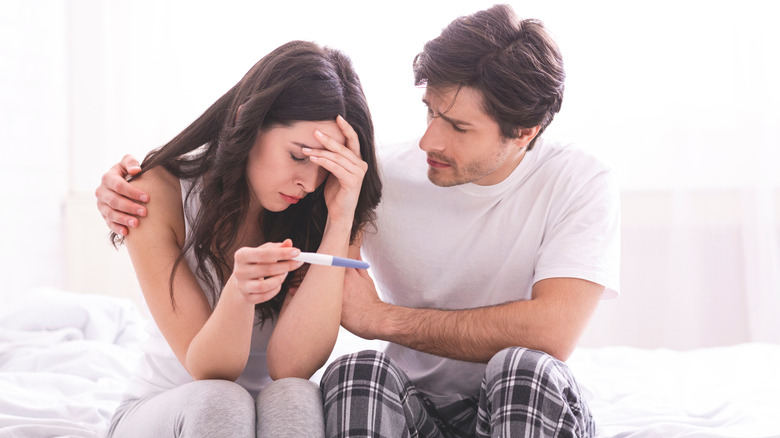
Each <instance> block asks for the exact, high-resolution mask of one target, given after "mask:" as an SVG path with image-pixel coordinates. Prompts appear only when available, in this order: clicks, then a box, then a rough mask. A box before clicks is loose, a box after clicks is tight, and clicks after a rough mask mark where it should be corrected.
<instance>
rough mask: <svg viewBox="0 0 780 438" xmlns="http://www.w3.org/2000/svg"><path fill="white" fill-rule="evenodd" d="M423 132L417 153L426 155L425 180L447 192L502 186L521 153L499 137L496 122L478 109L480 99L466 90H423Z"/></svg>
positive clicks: (513, 143)
mask: <svg viewBox="0 0 780 438" xmlns="http://www.w3.org/2000/svg"><path fill="white" fill-rule="evenodd" d="M423 103H425V105H426V106H427V107H428V128H427V129H426V130H425V135H423V137H422V139H420V149H422V150H424V151H425V152H427V155H428V179H430V180H431V182H432V183H434V184H436V185H437V186H442V187H449V186H455V185H459V184H465V183H469V182H473V183H475V184H479V185H493V184H497V183H499V182H501V181H503V180H504V179H505V178H506V177H507V176H509V175H510V174H511V173H512V170H514V168H515V167H516V166H517V164H518V163H519V162H520V160H522V157H523V155H524V154H525V148H523V147H517V146H516V144H515V143H516V142H514V141H512V140H507V139H505V138H503V137H502V136H501V132H500V130H499V127H498V123H497V122H496V121H495V120H493V118H491V117H490V116H488V115H487V114H486V113H485V111H484V110H483V109H482V95H481V93H480V92H479V91H477V90H475V89H473V88H470V87H461V88H460V90H458V88H457V87H454V88H443V89H439V88H432V87H427V88H426V90H425V94H424V95H423Z"/></svg>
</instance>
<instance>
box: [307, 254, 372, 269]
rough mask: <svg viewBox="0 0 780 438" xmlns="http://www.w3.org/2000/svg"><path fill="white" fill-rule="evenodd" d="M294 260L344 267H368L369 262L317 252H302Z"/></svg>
mask: <svg viewBox="0 0 780 438" xmlns="http://www.w3.org/2000/svg"><path fill="white" fill-rule="evenodd" d="M292 260H297V261H299V262H304V263H311V264H313V265H326V266H341V267H344V268H355V269H368V263H366V262H364V261H362V260H355V259H346V258H344V257H336V256H332V255H327V254H317V253H315V252H302V253H301V254H300V255H298V256H295V257H293V258H292Z"/></svg>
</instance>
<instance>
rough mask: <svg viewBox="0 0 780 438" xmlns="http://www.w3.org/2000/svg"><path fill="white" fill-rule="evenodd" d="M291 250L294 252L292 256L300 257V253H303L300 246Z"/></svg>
mask: <svg viewBox="0 0 780 438" xmlns="http://www.w3.org/2000/svg"><path fill="white" fill-rule="evenodd" d="M290 252H291V253H292V256H291V257H298V256H299V255H301V250H300V249H298V248H293V249H292V251H290Z"/></svg>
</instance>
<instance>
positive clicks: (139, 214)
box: [135, 208, 146, 216]
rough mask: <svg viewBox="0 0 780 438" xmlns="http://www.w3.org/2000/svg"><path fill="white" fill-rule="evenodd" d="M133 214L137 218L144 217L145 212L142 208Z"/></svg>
mask: <svg viewBox="0 0 780 438" xmlns="http://www.w3.org/2000/svg"><path fill="white" fill-rule="evenodd" d="M135 213H136V214H137V215H138V216H146V211H145V210H144V209H143V208H139V209H138V210H137V211H136V212H135Z"/></svg>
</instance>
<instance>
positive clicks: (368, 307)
mask: <svg viewBox="0 0 780 438" xmlns="http://www.w3.org/2000/svg"><path fill="white" fill-rule="evenodd" d="M414 72H415V81H416V83H417V84H418V85H425V86H426V89H425V94H424V98H423V101H424V103H425V104H426V106H427V107H428V128H427V129H426V131H425V133H424V135H423V136H422V137H421V138H420V139H419V142H415V143H414V144H407V145H402V146H401V147H398V148H393V149H392V150H388V151H385V153H384V154H383V156H381V157H380V158H381V165H382V170H383V186H384V192H383V195H382V203H381V204H380V206H379V208H378V210H377V223H376V231H375V232H367V233H366V234H365V235H364V236H363V240H362V250H363V251H362V253H363V256H364V257H365V258H367V259H368V260H369V261H370V262H371V265H372V276H373V279H372V277H369V276H368V274H367V273H365V272H363V271H357V270H348V272H347V277H346V280H345V281H346V287H345V297H344V303H343V305H342V306H343V307H342V325H343V326H344V327H345V328H347V329H348V330H350V331H351V332H353V333H355V334H356V335H358V336H361V337H363V338H367V339H381V340H385V341H389V344H388V347H387V349H386V351H385V352H384V353H380V352H373V351H366V352H360V353H354V354H350V355H347V356H345V357H342V358H339V359H338V360H336V361H334V362H333V363H332V364H331V365H330V366H329V367H328V369H327V370H326V372H325V374H324V375H323V379H322V382H321V386H322V389H323V394H324V397H325V419H326V429H327V435H328V436H382V437H402V436H422V437H439V436H442V437H450V436H453V437H455V436H456V437H467V436H494V437H496V436H502V437H506V436H591V435H592V434H593V433H594V424H593V421H592V419H591V415H590V412H589V410H588V407H587V404H586V403H585V401H584V400H583V399H582V395H581V393H580V389H579V388H578V386H577V383H576V381H575V380H574V377H573V376H572V375H571V373H570V371H569V369H568V367H567V366H566V365H565V363H564V361H565V360H566V359H567V358H568V356H569V355H570V354H571V352H572V351H573V349H574V348H575V345H576V343H577V340H578V338H579V336H580V335H581V333H582V331H583V330H584V328H585V326H586V324H587V321H588V319H589V318H590V316H591V315H592V313H593V311H594V309H595V307H596V305H597V303H598V302H599V300H600V299H601V298H602V297H604V296H614V295H616V294H617V284H618V270H619V208H618V192H617V187H616V181H615V177H614V175H613V174H612V173H611V171H610V170H609V169H607V168H606V167H605V166H603V165H602V164H601V163H600V162H599V161H598V160H596V159H594V158H593V157H591V156H589V155H587V154H585V153H584V152H582V151H579V150H577V149H575V148H573V147H567V146H563V145H559V144H556V143H553V142H549V141H546V140H545V139H542V138H540V135H541V133H542V132H543V131H544V129H545V128H546V127H547V126H548V125H549V123H550V122H551V121H552V119H553V116H554V115H555V113H557V112H558V111H559V109H560V106H561V100H562V96H563V82H564V77H565V74H564V70H563V64H562V60H561V56H560V53H559V51H558V48H557V46H556V45H555V43H554V42H553V41H552V39H551V38H550V37H549V35H548V34H547V32H546V30H545V29H544V27H543V26H542V24H541V23H540V22H538V21H536V20H519V19H517V17H516V16H515V15H514V12H513V11H512V9H511V8H510V7H508V6H501V5H500V6H494V7H492V8H490V9H488V10H486V11H480V12H478V13H476V14H473V15H471V16H467V17H461V18H459V19H456V20H455V21H453V22H452V23H451V24H450V25H449V26H448V27H447V28H445V29H444V30H443V31H442V34H441V35H440V36H439V37H437V38H436V39H434V40H432V41H430V42H428V43H427V44H426V45H425V47H424V49H423V52H422V53H420V54H419V55H418V56H417V58H416V59H415V63H414ZM416 146H419V148H418V147H416ZM131 163H132V161H131V160H128V159H125V160H124V161H123V164H120V165H118V166H115V168H114V170H113V171H111V172H109V173H108V174H107V175H106V176H105V177H104V182H103V184H102V185H101V187H99V188H98V190H97V191H96V195H97V197H98V199H99V201H98V205H99V208H100V209H101V212H103V215H104V217H107V222H109V223H110V226H112V227H117V228H115V229H118V227H122V225H121V224H127V220H128V219H129V216H126V215H124V216H120V215H118V214H117V213H116V212H113V211H110V208H109V207H108V205H114V206H119V207H120V209H121V210H124V211H130V212H133V211H136V209H137V208H139V207H138V206H137V204H132V203H131V202H130V200H129V199H120V198H119V197H118V196H116V195H112V194H109V192H110V191H111V190H110V189H109V187H111V188H115V189H116V190H118V191H119V192H120V193H122V194H124V195H125V196H126V197H128V198H131V199H140V198H139V196H140V194H139V193H130V192H128V191H127V190H126V188H124V186H123V187H122V188H119V187H120V186H121V184H120V183H121V176H122V175H123V174H124V173H126V171H125V170H124V168H127V167H128V166H129V165H130V164H131ZM426 170H427V178H426V176H425V173H426ZM431 183H433V184H431ZM128 206H130V207H132V208H121V207H128ZM133 220H137V219H136V218H133ZM117 221H118V222H120V224H117V223H113V222H117ZM374 280H375V281H376V285H375V284H374ZM377 290H378V291H379V292H380V293H381V295H382V298H383V299H380V297H379V293H378V292H377Z"/></svg>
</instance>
